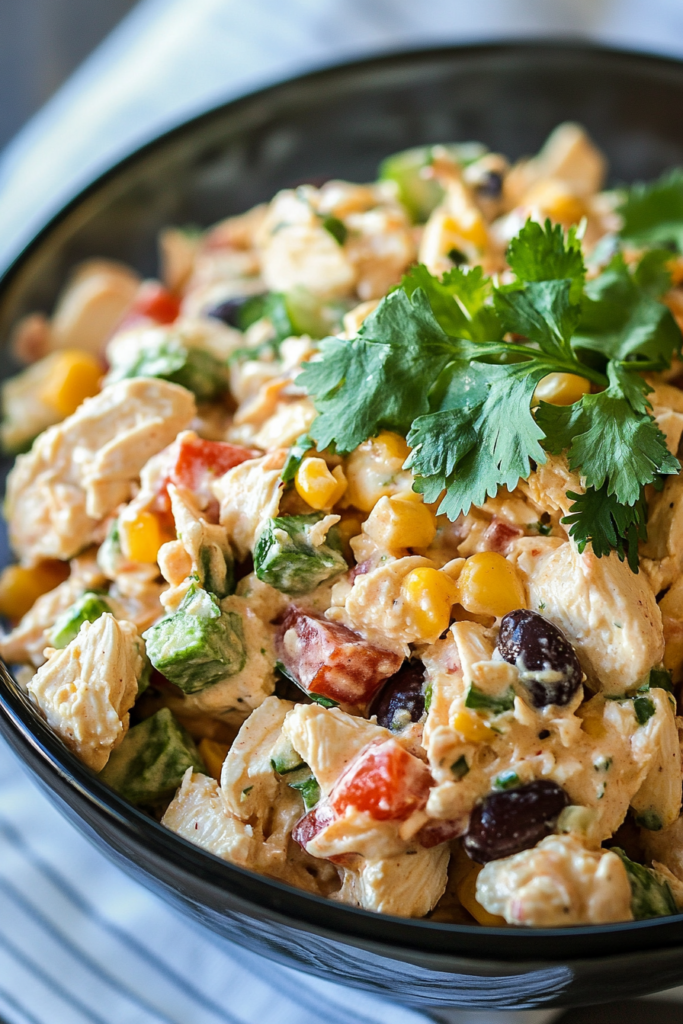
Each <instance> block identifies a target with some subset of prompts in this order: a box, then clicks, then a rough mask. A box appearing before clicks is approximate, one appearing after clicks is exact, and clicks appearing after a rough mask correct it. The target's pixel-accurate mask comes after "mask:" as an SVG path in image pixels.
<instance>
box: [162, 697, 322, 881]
mask: <svg viewBox="0 0 683 1024" xmlns="http://www.w3.org/2000/svg"><path fill="white" fill-rule="evenodd" d="M291 707H292V705H291V704H290V703H289V702H288V701H279V700H278V699H277V697H271V698H269V700H268V701H266V702H265V703H264V704H263V705H262V706H261V707H260V708H259V709H258V710H257V711H255V712H254V714H253V715H252V716H251V717H250V718H249V720H248V721H247V722H246V723H245V724H244V725H243V726H242V729H241V730H240V732H239V733H238V735H237V738H236V740H235V742H234V744H233V747H232V748H231V750H230V752H229V753H228V756H227V758H226V760H225V762H224V764H223V773H222V778H221V788H220V789H219V787H218V786H217V784H216V782H215V781H214V780H213V779H207V778H206V776H202V775H192V774H191V771H190V773H188V774H186V776H185V779H184V780H183V785H182V786H181V788H180V789H179V790H178V793H177V794H176V797H175V799H174V800H173V802H172V803H171V805H170V807H169V809H168V811H167V812H166V814H165V816H164V819H163V822H162V823H163V824H164V825H166V826H167V827H168V828H171V829H173V831H176V832H179V833H180V834H181V835H184V836H185V838H186V839H190V840H192V841H194V842H196V843H198V844H199V845H200V846H203V847H205V848H206V849H209V850H210V851H211V852H212V853H216V854H217V855H218V856H220V857H224V858H225V859H226V860H231V861H233V863H236V864H239V865H240V866H242V867H249V868H250V869H251V870H252V871H258V872H260V873H261V874H264V875H270V876H272V877H274V878H280V879H282V880H283V881H285V882H289V883H290V884H291V885H296V886H298V887H299V888H303V889H307V890H309V891H311V892H318V893H319V892H324V893H328V892H329V891H331V889H333V888H334V887H335V885H336V884H338V883H337V871H336V869H335V868H334V867H333V866H332V865H331V864H325V863H324V862H321V861H316V860H314V859H313V858H312V857H310V856H308V854H306V853H305V852H304V851H303V850H302V849H301V848H300V847H299V846H298V845H297V844H296V843H295V842H294V841H293V840H292V839H291V832H292V828H293V827H294V825H295V823H296V821H297V819H298V818H299V817H301V813H302V810H303V805H302V801H301V797H300V796H299V795H298V793H296V792H295V791H294V790H293V789H292V788H291V787H289V786H288V785H287V783H286V781H284V780H283V779H281V778H278V776H277V775H276V773H275V771H274V769H273V766H272V764H271V760H270V758H271V754H272V752H273V747H274V746H275V744H276V743H277V741H278V739H279V737H280V729H281V725H282V721H283V719H284V716H285V715H286V714H287V712H288V710H289V709H290V708H291Z"/></svg>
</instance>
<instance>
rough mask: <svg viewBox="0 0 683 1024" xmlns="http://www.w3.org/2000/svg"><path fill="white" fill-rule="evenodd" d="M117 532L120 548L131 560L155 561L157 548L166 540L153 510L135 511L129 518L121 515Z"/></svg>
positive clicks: (157, 552)
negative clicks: (119, 538)
mask: <svg viewBox="0 0 683 1024" xmlns="http://www.w3.org/2000/svg"><path fill="white" fill-rule="evenodd" d="M119 533H120V536H121V550H122V551H123V554H124V556H125V557H126V558H128V559H130V561H131V562H145V563H152V562H156V560H157V557H158V554H159V548H160V547H161V545H162V544H164V543H165V542H166V541H167V540H168V537H166V536H164V534H163V533H162V530H161V526H160V523H159V520H158V518H157V516H155V515H154V513H153V512H145V511H142V512H137V513H136V514H135V516H132V517H131V518H126V516H125V515H124V516H121V519H120V520H119Z"/></svg>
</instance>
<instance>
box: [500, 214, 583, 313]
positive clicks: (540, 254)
mask: <svg viewBox="0 0 683 1024" xmlns="http://www.w3.org/2000/svg"><path fill="white" fill-rule="evenodd" d="M507 261H508V264H509V265H510V268H511V269H512V270H513V271H514V273H515V274H516V275H517V277H518V279H519V280H520V281H527V282H531V281H561V280H563V279H564V278H569V279H570V280H571V282H572V289H571V298H572V301H574V302H576V301H577V300H578V299H579V297H580V295H581V288H582V285H583V279H584V277H585V274H586V268H585V266H584V263H583V253H582V251H581V242H580V240H579V239H578V238H577V235H576V228H570V229H569V233H568V235H567V237H566V239H565V234H564V231H563V230H562V227H561V225H559V224H555V225H554V226H553V224H552V223H551V221H550V220H549V219H546V222H545V224H544V225H541V224H538V223H537V222H536V221H534V220H531V219H529V220H527V222H526V224H525V225H524V227H523V228H522V230H521V231H520V232H519V234H518V235H517V236H516V237H515V238H513V239H512V241H511V242H510V245H509V247H508V251H507Z"/></svg>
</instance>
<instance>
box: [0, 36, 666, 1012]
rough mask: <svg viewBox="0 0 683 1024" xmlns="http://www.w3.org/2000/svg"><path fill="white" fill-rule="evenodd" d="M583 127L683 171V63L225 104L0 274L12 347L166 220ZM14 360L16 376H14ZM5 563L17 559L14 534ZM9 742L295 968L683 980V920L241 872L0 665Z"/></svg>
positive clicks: (442, 984)
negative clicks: (78, 285)
mask: <svg viewBox="0 0 683 1024" xmlns="http://www.w3.org/2000/svg"><path fill="white" fill-rule="evenodd" d="M564 120H576V121H579V122H581V123H582V124H584V125H585V126H586V127H587V128H588V130H589V131H590V133H591V134H592V136H593V137H594V139H595V140H596V142H597V143H598V144H599V145H600V146H601V147H602V149H603V150H604V151H605V152H606V154H607V156H608V158H609V160H610V167H611V181H612V183H617V182H620V181H631V180H634V179H637V178H651V177H653V176H655V175H657V174H659V173H660V172H661V171H662V170H664V169H666V168H667V167H670V166H672V165H674V164H681V165H683V65H682V64H679V63H676V62H673V61H667V60H662V59H657V58H651V57H646V56H642V55H634V54H625V53H618V52H613V51H607V50H601V49H594V48H588V47H582V46H575V45H560V44H557V45H555V44H528V45H526V44H505V45H495V46H480V47H466V48H452V49H444V50H430V51H420V52H416V53H407V54H399V55H395V56H390V57H382V58H379V59H374V60H369V61H363V62H360V63H357V64H350V65H345V66H342V67H339V68H332V69H330V70H325V71H323V72H319V73H316V74H313V75H308V76H306V77H303V78H300V79H297V80H294V81H291V82H286V83H284V84H282V85H278V86H275V87H273V88H270V89H267V90H265V91H263V92H260V93H257V94H255V95H253V96H249V97H246V98H245V99H241V100H238V101H237V102H234V103H231V104H228V105H227V106H224V107H221V108H219V109H217V110H213V111H211V112H209V113H207V114H205V115H203V116H201V117H199V118H196V119H195V120H193V121H190V122H188V123H187V124H185V125H183V126H181V127H180V128H178V129H176V130H174V131H172V132H170V133H169V134H167V135H165V136H163V137H161V138H159V139H157V140H155V141H154V142H152V143H151V144H149V145H148V146H146V147H144V148H142V149H141V150H139V151H138V152H136V153H135V154H133V155H132V156H131V157H129V158H127V159H126V160H124V161H123V162H122V163H121V164H119V165H118V166H117V167H114V168H113V169H112V170H111V171H110V172H108V173H107V174H105V175H104V176H103V177H102V178H101V179H99V180H98V181H96V182H95V183H94V184H93V185H91V186H90V187H89V188H88V189H86V190H85V192H83V193H82V194H81V195H80V196H78V197H77V198H76V199H75V200H74V201H73V202H72V203H70V204H69V205H68V206H67V207H66V208H65V209H64V210H63V211H62V212H61V213H60V215H59V216H58V217H56V218H55V219H54V220H53V221H52V222H51V223H50V224H48V225H47V226H46V227H45V228H44V230H43V231H41V232H40V234H39V235H38V236H37V237H36V238H35V239H34V240H33V242H32V243H31V244H30V245H29V246H28V247H27V249H26V250H25V251H24V252H23V253H22V254H21V255H20V256H19V258H18V259H17V260H16V262H15V263H14V264H13V266H12V267H11V268H10V269H9V270H8V271H7V272H6V274H5V275H4V278H3V279H2V281H0V337H2V338H3V339H4V340H5V342H6V339H7V335H8V332H9V328H10V326H11V324H12V323H13V322H14V321H15V320H16V319H17V318H18V317H19V316H21V315H22V314H24V313H26V312H29V311H32V310H35V309H44V310H46V311H49V310H50V308H51V306H52V304H53V302H54V299H55V296H56V294H57V292H58V290H59V288H60V285H61V284H62V283H63V281H64V278H65V276H66V274H67V272H68V270H69V268H70V267H72V266H73V265H74V264H75V263H77V262H78V261H79V260H81V259H83V258H85V257H89V256H108V257H114V258H118V259H122V260H125V261H127V262H130V263H132V264H133V265H134V266H136V267H137V268H138V269H139V270H140V271H141V272H143V273H146V274H152V273H154V272H155V269H156V247H155V237H156V233H157V231H158V230H159V228H161V227H162V226H164V225H165V224H170V223H175V224H187V223H198V224H200V225H207V224H210V223H211V222H213V221H215V220H218V219H219V218H220V217H223V216H226V215H227V214H231V213H238V212H241V211H242V210H244V209H247V208H248V207H249V206H251V205H253V204H254V203H256V202H259V201H262V200H266V199H268V198H269V197H270V196H271V195H272V194H273V193H274V192H275V191H276V190H277V189H278V188H281V187H284V186H291V185H294V184H296V183H300V182H302V181H316V180H319V179H321V178H322V179H325V178H329V177H333V176H334V177H342V178H349V179H351V180H356V181H363V180H370V179H371V178H372V177H373V175H374V172H375V169H376V167H377V164H378V162H379V161H380V160H381V159H382V158H383V157H384V156H386V155H387V154H389V153H392V152H395V151H396V150H400V149H403V148H406V147H407V146H413V145H418V144H421V143H434V142H439V141H448V140H451V139H452V140H465V139H478V140H481V141H482V142H485V143H486V144H487V145H489V146H490V147H491V148H493V149H497V150H500V151H502V152H504V153H506V154H508V155H509V156H511V157H513V158H515V157H518V156H520V155H522V154H525V153H532V152H534V151H536V150H537V149H538V147H539V145H540V144H541V143H542V142H543V140H544V138H545V137H546V136H547V134H548V132H549V131H550V130H551V129H552V128H553V127H554V126H555V125H556V124H557V123H558V122H560V121H564ZM12 369H14V367H12V364H11V360H10V358H9V356H8V355H5V356H4V358H3V372H4V374H7V373H9V372H11V371H12ZM2 545H3V548H2V550H1V551H0V557H1V558H2V559H3V560H4V561H6V560H7V558H8V554H7V547H6V540H5V539H4V536H3V538H2ZM0 730H1V731H2V733H3V735H4V736H5V737H6V738H7V740H8V741H9V743H10V744H11V746H12V747H13V748H14V750H15V751H16V752H17V754H18V755H19V757H20V758H21V759H22V760H23V761H24V763H25V764H26V765H27V766H28V767H29V769H30V770H31V772H32V773H33V775H34V776H35V778H36V780H37V781H38V782H39V784H40V785H41V786H42V787H43V788H44V789H45V790H46V791H47V793H48V794H49V796H50V797H51V799H52V800H53V801H54V802H55V803H56V804H57V805H58V806H59V807H60V809H61V810H62V811H63V812H64V813H65V814H66V815H67V816H68V817H69V818H70V819H71V820H72V821H73V822H74V823H75V824H76V825H77V826H78V828H80V829H81V830H82V831H83V832H84V833H86V834H87V835H88V836H89V837H90V838H91V839H92V840H93V841H94V842H96V843H97V844H98V845H99V846H100V847H101V848H102V849H103V850H104V851H105V852H106V853H107V854H108V855H109V856H110V857H112V858H113V859H114V860H115V861H116V862H117V863H118V864H120V866H121V867H122V868H124V870H126V871H128V872H129V873H130V874H132V875H134V876H135V877H136V878H138V879H139V880H140V881H141V882H143V883H144V884H145V885H147V886H149V887H150V888H152V889H154V890H155V891H157V892H159V893H160V894H161V895H162V896H164V897H165V898H166V899H168V900H170V901H171V902H173V903H175V904H176V905H178V906H180V907H181V908H182V909H183V910H184V911H185V912H186V913H188V914H189V915H191V916H192V917H194V918H195V919H197V920H198V921H201V922H202V923H203V924H205V925H206V926H208V927H209V928H211V929H213V930H214V931H215V932H218V933H220V934H223V935H225V936H227V937H229V938H232V939H237V940H238V941H240V942H243V943H244V944H245V945H247V946H248V947H249V948H251V949H254V950H257V951H259V952H261V953H263V954H264V955H266V956H269V957H273V958H274V959H277V960H280V961H282V962H284V963H287V964H289V965H290V966H298V967H300V968H302V969H303V970H306V971H310V972H312V973H315V974H318V975H321V976H324V977H327V978H329V979H331V980H336V981H342V982H346V983H349V984H351V985H355V986H358V987H361V988H366V989H370V990H372V991H374V992H376V993H383V994H385V995H387V996H389V997H390V998H393V999H397V1000H400V1001H403V1002H408V1003H414V1004H417V1005H420V1006H423V1007H427V1006H430V1005H441V1006H444V1005H460V1006H469V1007H479V1008H482V1009H484V1008H489V1009H493V1008H509V1007H512V1008H516V1009H520V1008H526V1007H539V1006H554V1005H564V1006H566V1005H569V1004H572V1003H589V1002H599V1001H602V1000H608V999H612V998H626V997H628V996H632V995H639V994H643V993H645V992H650V991H655V990H658V989H663V988H667V987H670V986H672V985H675V984H678V983H680V982H681V981H683V915H677V916H675V917H670V918H660V919H656V920H653V921H642V922H635V923H629V924H621V925H611V926H608V927H592V928H571V929H564V930H544V931H538V930H532V929H529V930H522V929H518V930H510V929H487V928H474V927H467V926H459V925H446V924H438V923H431V922H425V921H411V920H405V919H398V918H389V917H385V916H380V915H375V914H371V913H367V912H365V911H362V910H357V909H353V908H350V907H346V906H341V905H339V904H336V903H334V902H330V901H326V900H322V899H318V898H316V897H313V896H309V895H307V894H305V893H302V892H299V891H297V890H294V889H291V888H289V887H288V886H285V885H282V884H280V883H278V882H274V881H270V880H268V879H265V878H262V877H260V876H258V875H255V874H251V873H249V872H246V871H243V870H241V869H240V868H237V867H234V866H233V865H231V864H228V863H226V862H224V861H221V860H219V859H217V858H215V857H213V856H212V855H211V854H207V853H205V852H204V851H202V850H200V849H199V848H198V847H195V846H193V845H192V844H190V843H188V842H186V841H185V840H183V839H180V838H179V837H178V836H175V835H173V834H172V833H170V832H168V831H167V830H165V829H163V828H162V827H161V826H160V825H158V824H157V823H156V822H154V821H153V820H151V819H150V818H148V817H147V816H146V815H144V814H142V813H140V812H138V811H137V810H135V808H133V807H131V806H130V805H128V804H127V803H125V802H124V801H123V800H121V799H120V798H119V797H118V796H117V795H116V794H115V793H113V792H112V791H111V790H109V789H108V788H107V787H106V786H104V785H103V784H102V783H101V782H100V781H99V780H98V779H97V778H96V777H95V776H93V775H92V774H91V773H90V772H89V771H88V770H87V769H86V768H85V767H84V766H83V765H81V764H80V763H79V762H78V761H77V760H76V759H75V758H74V757H72V755H71V754H70V753H69V752H68V751H67V750H66V749H65V748H64V747H63V746H62V744H61V743H60V741H59V740H58V739H56V737H55V736H53V735H52V733H51V732H50V730H49V729H48V728H47V726H46V725H45V723H44V722H43V721H42V720H41V719H40V718H39V716H38V715H37V714H36V712H35V710H34V709H33V707H32V706H31V705H30V703H29V702H28V700H27V699H26V697H25V696H24V694H23V693H22V691H21V690H20V689H19V688H18V686H17V685H16V684H15V683H14V682H13V680H12V678H11V676H10V675H9V674H8V673H7V672H6V671H5V670H4V669H3V668H2V666H0Z"/></svg>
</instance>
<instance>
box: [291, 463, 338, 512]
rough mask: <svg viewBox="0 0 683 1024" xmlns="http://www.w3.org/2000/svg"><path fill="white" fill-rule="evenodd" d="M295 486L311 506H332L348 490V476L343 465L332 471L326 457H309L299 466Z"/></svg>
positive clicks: (321, 507)
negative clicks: (345, 474)
mask: <svg viewBox="0 0 683 1024" xmlns="http://www.w3.org/2000/svg"><path fill="white" fill-rule="evenodd" d="M294 486H295V487H296V491H297V494H298V495H299V497H300V498H303V500H304V501H305V502H306V504H307V505H310V506H311V508H314V509H317V510H319V511H320V510H322V509H324V508H332V506H333V505H334V503H335V502H336V501H339V499H340V498H341V496H342V494H343V493H344V491H345V490H346V486H347V484H346V477H345V476H344V470H343V469H342V468H341V466H335V468H334V470H333V471H332V472H330V470H329V469H328V466H327V463H326V462H325V460H324V459H319V458H315V457H313V458H309V459H304V461H303V462H302V463H301V465H300V466H299V468H298V470H297V472H296V476H295V477H294Z"/></svg>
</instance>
